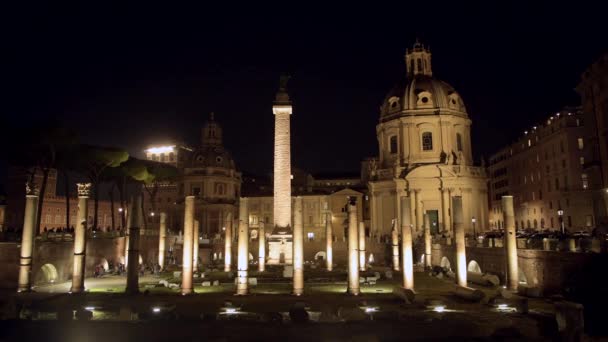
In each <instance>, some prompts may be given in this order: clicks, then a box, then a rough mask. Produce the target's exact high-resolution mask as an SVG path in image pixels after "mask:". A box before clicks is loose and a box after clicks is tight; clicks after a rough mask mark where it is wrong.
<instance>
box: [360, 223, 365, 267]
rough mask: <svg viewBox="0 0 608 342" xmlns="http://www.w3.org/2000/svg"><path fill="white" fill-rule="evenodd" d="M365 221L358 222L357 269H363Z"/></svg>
mask: <svg viewBox="0 0 608 342" xmlns="http://www.w3.org/2000/svg"><path fill="white" fill-rule="evenodd" d="M366 261H367V260H365V223H364V222H359V269H360V270H361V271H365V265H366Z"/></svg>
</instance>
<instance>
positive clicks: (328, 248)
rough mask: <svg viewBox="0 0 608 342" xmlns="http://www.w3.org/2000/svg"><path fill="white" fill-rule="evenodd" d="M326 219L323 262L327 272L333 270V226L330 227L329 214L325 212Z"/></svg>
mask: <svg viewBox="0 0 608 342" xmlns="http://www.w3.org/2000/svg"><path fill="white" fill-rule="evenodd" d="M326 215H327V218H326V219H325V261H326V263H327V270H328V271H331V270H333V269H334V265H333V264H334V256H333V243H334V232H333V226H332V225H331V219H332V217H331V212H329V211H328V212H327V214H326Z"/></svg>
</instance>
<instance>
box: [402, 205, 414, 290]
mask: <svg viewBox="0 0 608 342" xmlns="http://www.w3.org/2000/svg"><path fill="white" fill-rule="evenodd" d="M410 196H411V195H410ZM410 204H411V201H410V199H409V198H407V197H401V208H400V209H401V240H402V241H401V264H402V266H401V268H402V271H403V287H404V288H405V289H408V290H414V256H413V252H412V211H411V210H410V209H411V208H410Z"/></svg>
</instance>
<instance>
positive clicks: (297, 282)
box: [293, 196, 304, 296]
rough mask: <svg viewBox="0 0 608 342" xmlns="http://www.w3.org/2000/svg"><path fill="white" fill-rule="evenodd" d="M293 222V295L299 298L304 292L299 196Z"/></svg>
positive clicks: (300, 204) (302, 235) (302, 238)
mask: <svg viewBox="0 0 608 342" xmlns="http://www.w3.org/2000/svg"><path fill="white" fill-rule="evenodd" d="M293 221H294V222H293V294H294V295H296V296H300V295H301V294H302V293H303V292H304V228H303V227H302V197H301V196H297V197H296V201H295V211H294V213H293Z"/></svg>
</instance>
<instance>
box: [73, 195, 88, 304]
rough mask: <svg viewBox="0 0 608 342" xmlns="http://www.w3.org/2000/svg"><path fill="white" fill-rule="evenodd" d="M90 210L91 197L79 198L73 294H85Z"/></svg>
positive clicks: (75, 231) (75, 236)
mask: <svg viewBox="0 0 608 342" xmlns="http://www.w3.org/2000/svg"><path fill="white" fill-rule="evenodd" d="M88 209H89V196H88V195H87V196H78V217H77V221H76V227H75V228H74V266H73V268H72V288H71V289H70V292H72V293H80V292H84V277H85V262H86V261H85V257H86V244H87V218H88Z"/></svg>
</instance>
